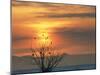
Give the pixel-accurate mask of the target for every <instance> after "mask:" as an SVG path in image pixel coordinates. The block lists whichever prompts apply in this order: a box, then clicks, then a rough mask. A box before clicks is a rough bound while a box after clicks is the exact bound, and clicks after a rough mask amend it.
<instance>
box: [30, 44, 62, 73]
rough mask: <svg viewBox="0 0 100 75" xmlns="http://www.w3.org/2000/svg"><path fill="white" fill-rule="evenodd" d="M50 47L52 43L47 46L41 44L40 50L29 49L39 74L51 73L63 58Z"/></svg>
mask: <svg viewBox="0 0 100 75" xmlns="http://www.w3.org/2000/svg"><path fill="white" fill-rule="evenodd" d="M51 45H52V42H51V43H50V45H49V46H46V45H45V44H43V45H42V46H41V47H40V48H36V49H31V51H32V57H33V60H34V62H35V64H36V65H37V66H38V68H39V69H40V70H41V72H51V71H52V70H53V69H54V68H55V67H56V66H57V65H58V64H59V62H60V61H61V59H62V58H63V54H61V53H60V52H59V51H57V50H56V49H55V48H53V47H52V46H51Z"/></svg>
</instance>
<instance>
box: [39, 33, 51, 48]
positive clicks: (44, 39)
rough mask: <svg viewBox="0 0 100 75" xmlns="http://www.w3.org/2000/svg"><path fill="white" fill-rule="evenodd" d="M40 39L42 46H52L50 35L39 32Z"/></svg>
mask: <svg viewBox="0 0 100 75" xmlns="http://www.w3.org/2000/svg"><path fill="white" fill-rule="evenodd" d="M38 37H39V40H38V42H39V43H40V44H41V45H45V46H48V45H49V44H50V42H51V39H50V36H49V34H48V33H47V32H39V33H38Z"/></svg>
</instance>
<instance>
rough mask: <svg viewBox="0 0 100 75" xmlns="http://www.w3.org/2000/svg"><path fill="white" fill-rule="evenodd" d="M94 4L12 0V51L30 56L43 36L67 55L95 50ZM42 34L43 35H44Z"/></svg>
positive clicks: (91, 52) (15, 53)
mask: <svg viewBox="0 0 100 75" xmlns="http://www.w3.org/2000/svg"><path fill="white" fill-rule="evenodd" d="M95 28H96V7H95V6H88V5H73V4H57V3H42V2H21V1H20V2H19V1H17V2H16V1H14V0H13V1H12V54H13V55H16V56H25V55H30V54H31V52H30V48H31V43H32V47H33V48H37V47H39V46H41V44H43V43H44V37H48V40H47V41H48V42H51V41H52V46H53V47H55V48H57V50H58V51H60V52H64V53H67V54H94V53H95ZM43 36H44V37H43Z"/></svg>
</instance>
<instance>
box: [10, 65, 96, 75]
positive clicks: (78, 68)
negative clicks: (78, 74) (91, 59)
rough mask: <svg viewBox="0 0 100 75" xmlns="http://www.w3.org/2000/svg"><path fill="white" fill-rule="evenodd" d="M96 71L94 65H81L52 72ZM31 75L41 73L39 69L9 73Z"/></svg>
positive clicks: (58, 68) (59, 68) (57, 68)
mask: <svg viewBox="0 0 100 75" xmlns="http://www.w3.org/2000/svg"><path fill="white" fill-rule="evenodd" d="M91 69H96V64H83V65H75V66H64V67H56V68H55V69H53V71H52V72H62V71H77V70H91ZM31 73H42V72H40V71H39V69H30V70H19V71H13V72H11V75H17V74H31Z"/></svg>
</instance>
